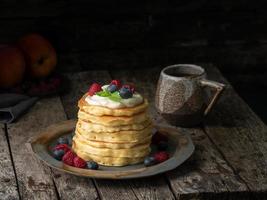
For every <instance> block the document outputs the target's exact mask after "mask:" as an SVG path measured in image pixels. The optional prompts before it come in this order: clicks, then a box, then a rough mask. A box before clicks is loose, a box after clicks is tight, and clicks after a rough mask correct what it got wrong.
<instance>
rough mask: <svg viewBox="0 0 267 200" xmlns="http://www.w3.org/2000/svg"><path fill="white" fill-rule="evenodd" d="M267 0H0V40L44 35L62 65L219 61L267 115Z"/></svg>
mask: <svg viewBox="0 0 267 200" xmlns="http://www.w3.org/2000/svg"><path fill="white" fill-rule="evenodd" d="M266 11H267V1H264V0H262V1H249V0H225V1H215V0H194V1H193V0H180V1H179V0H177V1H175V0H155V1H153V0H144V1H126V0H112V1H107V0H0V43H12V42H15V41H16V40H17V39H18V38H19V37H21V36H22V35H24V34H27V33H29V32H37V33H41V34H42V35H43V36H45V37H47V38H48V39H49V40H50V41H51V42H52V44H53V45H54V47H55V48H56V50H57V52H58V55H59V64H58V69H59V70H60V71H62V72H69V71H82V70H90V69H111V70H116V69H120V68H124V69H128V68H149V67H156V66H162V67H164V66H166V65H169V64H174V63H204V62H209V63H213V64H215V65H217V66H218V67H219V68H220V70H221V71H222V72H223V73H224V75H225V76H226V77H227V78H228V79H229V80H230V81H231V82H232V84H233V85H234V87H235V88H236V90H237V91H238V92H239V94H240V95H241V96H242V97H243V98H244V99H245V100H246V101H247V102H248V103H249V105H250V106H251V107H252V108H253V109H254V110H255V111H256V112H257V113H258V114H259V115H260V116H261V117H262V119H263V120H264V121H265V122H267V116H266V115H267V105H266V102H267V82H266V78H267V67H266V65H267V56H266V55H267V14H266V13H267V12H266Z"/></svg>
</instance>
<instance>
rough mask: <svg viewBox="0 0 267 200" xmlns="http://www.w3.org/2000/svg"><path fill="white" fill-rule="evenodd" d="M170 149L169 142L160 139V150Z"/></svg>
mask: <svg viewBox="0 0 267 200" xmlns="http://www.w3.org/2000/svg"><path fill="white" fill-rule="evenodd" d="M166 149H168V143H167V142H166V141H160V142H159V144H158V150H160V151H165V150H166Z"/></svg>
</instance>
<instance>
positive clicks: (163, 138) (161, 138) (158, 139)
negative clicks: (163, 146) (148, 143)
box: [152, 131, 168, 145]
mask: <svg viewBox="0 0 267 200" xmlns="http://www.w3.org/2000/svg"><path fill="white" fill-rule="evenodd" d="M162 141H164V142H167V141H168V137H167V136H166V135H163V134H162V133H160V132H158V131H157V132H156V133H155V134H154V135H153V137H152V143H153V144H155V145H158V144H159V143H160V142H162Z"/></svg>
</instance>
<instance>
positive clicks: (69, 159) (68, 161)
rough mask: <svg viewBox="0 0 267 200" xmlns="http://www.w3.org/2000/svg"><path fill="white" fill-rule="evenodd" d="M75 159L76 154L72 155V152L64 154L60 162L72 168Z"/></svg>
mask: <svg viewBox="0 0 267 200" xmlns="http://www.w3.org/2000/svg"><path fill="white" fill-rule="evenodd" d="M75 157H76V154H75V153H73V152H72V151H68V152H67V153H65V155H64V156H63V158H62V161H63V162H64V163H65V164H67V165H70V166H74V162H73V161H74V158H75Z"/></svg>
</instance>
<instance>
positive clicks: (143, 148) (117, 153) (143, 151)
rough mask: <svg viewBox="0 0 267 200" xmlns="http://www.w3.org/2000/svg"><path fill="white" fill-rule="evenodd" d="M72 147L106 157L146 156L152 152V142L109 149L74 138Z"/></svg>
mask: <svg viewBox="0 0 267 200" xmlns="http://www.w3.org/2000/svg"><path fill="white" fill-rule="evenodd" d="M72 148H73V150H74V151H76V150H77V151H83V152H84V153H89V154H93V155H97V156H106V157H127V158H132V157H145V156H147V155H148V154H149V153H150V143H147V144H142V145H138V146H135V147H132V148H125V149H109V148H97V147H93V146H90V145H88V144H86V143H85V142H84V141H83V142H81V141H80V140H77V138H76V137H74V138H73V141H72Z"/></svg>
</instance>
